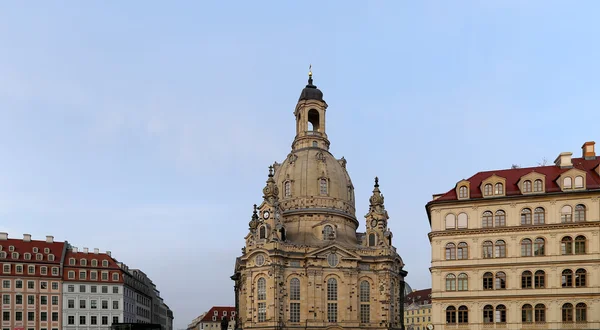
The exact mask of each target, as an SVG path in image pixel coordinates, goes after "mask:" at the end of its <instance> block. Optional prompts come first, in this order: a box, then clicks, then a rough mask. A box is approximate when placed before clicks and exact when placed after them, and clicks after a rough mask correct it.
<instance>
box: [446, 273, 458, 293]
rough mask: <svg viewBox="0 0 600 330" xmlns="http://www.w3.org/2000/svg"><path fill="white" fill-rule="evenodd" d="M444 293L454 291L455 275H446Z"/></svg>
mask: <svg viewBox="0 0 600 330" xmlns="http://www.w3.org/2000/svg"><path fill="white" fill-rule="evenodd" d="M446 291H456V275H454V274H448V275H446Z"/></svg>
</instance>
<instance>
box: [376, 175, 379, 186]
mask: <svg viewBox="0 0 600 330" xmlns="http://www.w3.org/2000/svg"><path fill="white" fill-rule="evenodd" d="M375 187H379V178H378V177H375Z"/></svg>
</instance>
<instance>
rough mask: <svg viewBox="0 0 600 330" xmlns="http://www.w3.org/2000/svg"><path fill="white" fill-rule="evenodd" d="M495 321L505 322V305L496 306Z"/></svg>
mask: <svg viewBox="0 0 600 330" xmlns="http://www.w3.org/2000/svg"><path fill="white" fill-rule="evenodd" d="M496 323H506V306H504V305H498V306H496Z"/></svg>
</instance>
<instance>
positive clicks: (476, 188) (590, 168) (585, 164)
mask: <svg viewBox="0 0 600 330" xmlns="http://www.w3.org/2000/svg"><path fill="white" fill-rule="evenodd" d="M571 161H572V163H573V168H575V169H579V170H582V171H585V172H586V173H587V174H586V189H587V190H597V189H600V176H599V175H598V173H596V171H595V170H594V169H595V168H596V167H597V166H598V165H599V164H600V157H597V158H596V159H592V160H588V159H584V158H572V159H571ZM570 169H571V168H560V167H559V166H556V165H550V166H538V167H526V168H513V169H505V170H494V171H485V172H479V173H477V174H475V175H473V176H472V177H470V178H468V179H467V180H466V181H469V183H470V187H471V191H470V199H475V198H482V197H483V194H482V192H481V189H480V185H481V182H482V181H484V180H486V179H487V178H489V177H491V176H492V175H494V174H495V175H497V176H499V177H502V178H505V179H506V187H505V188H504V189H505V190H506V191H505V194H506V196H514V195H521V191H520V190H519V187H518V186H517V183H518V182H519V179H520V178H521V177H522V176H524V175H526V174H529V173H531V172H536V173H540V174H543V175H545V176H546V180H545V181H546V187H545V188H546V192H547V193H551V192H560V191H561V189H560V186H559V185H558V184H557V183H556V179H557V178H558V177H559V176H560V175H561V174H562V173H564V172H567V171H569V170H570ZM451 200H458V198H457V196H456V188H452V189H451V190H450V191H448V192H446V193H445V194H443V195H442V196H440V197H439V198H437V199H435V200H433V201H431V202H430V203H436V202H439V201H451Z"/></svg>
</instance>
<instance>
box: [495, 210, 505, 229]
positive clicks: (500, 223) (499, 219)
mask: <svg viewBox="0 0 600 330" xmlns="http://www.w3.org/2000/svg"><path fill="white" fill-rule="evenodd" d="M504 226H506V213H504V211H502V210H498V211H496V227H504Z"/></svg>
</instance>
